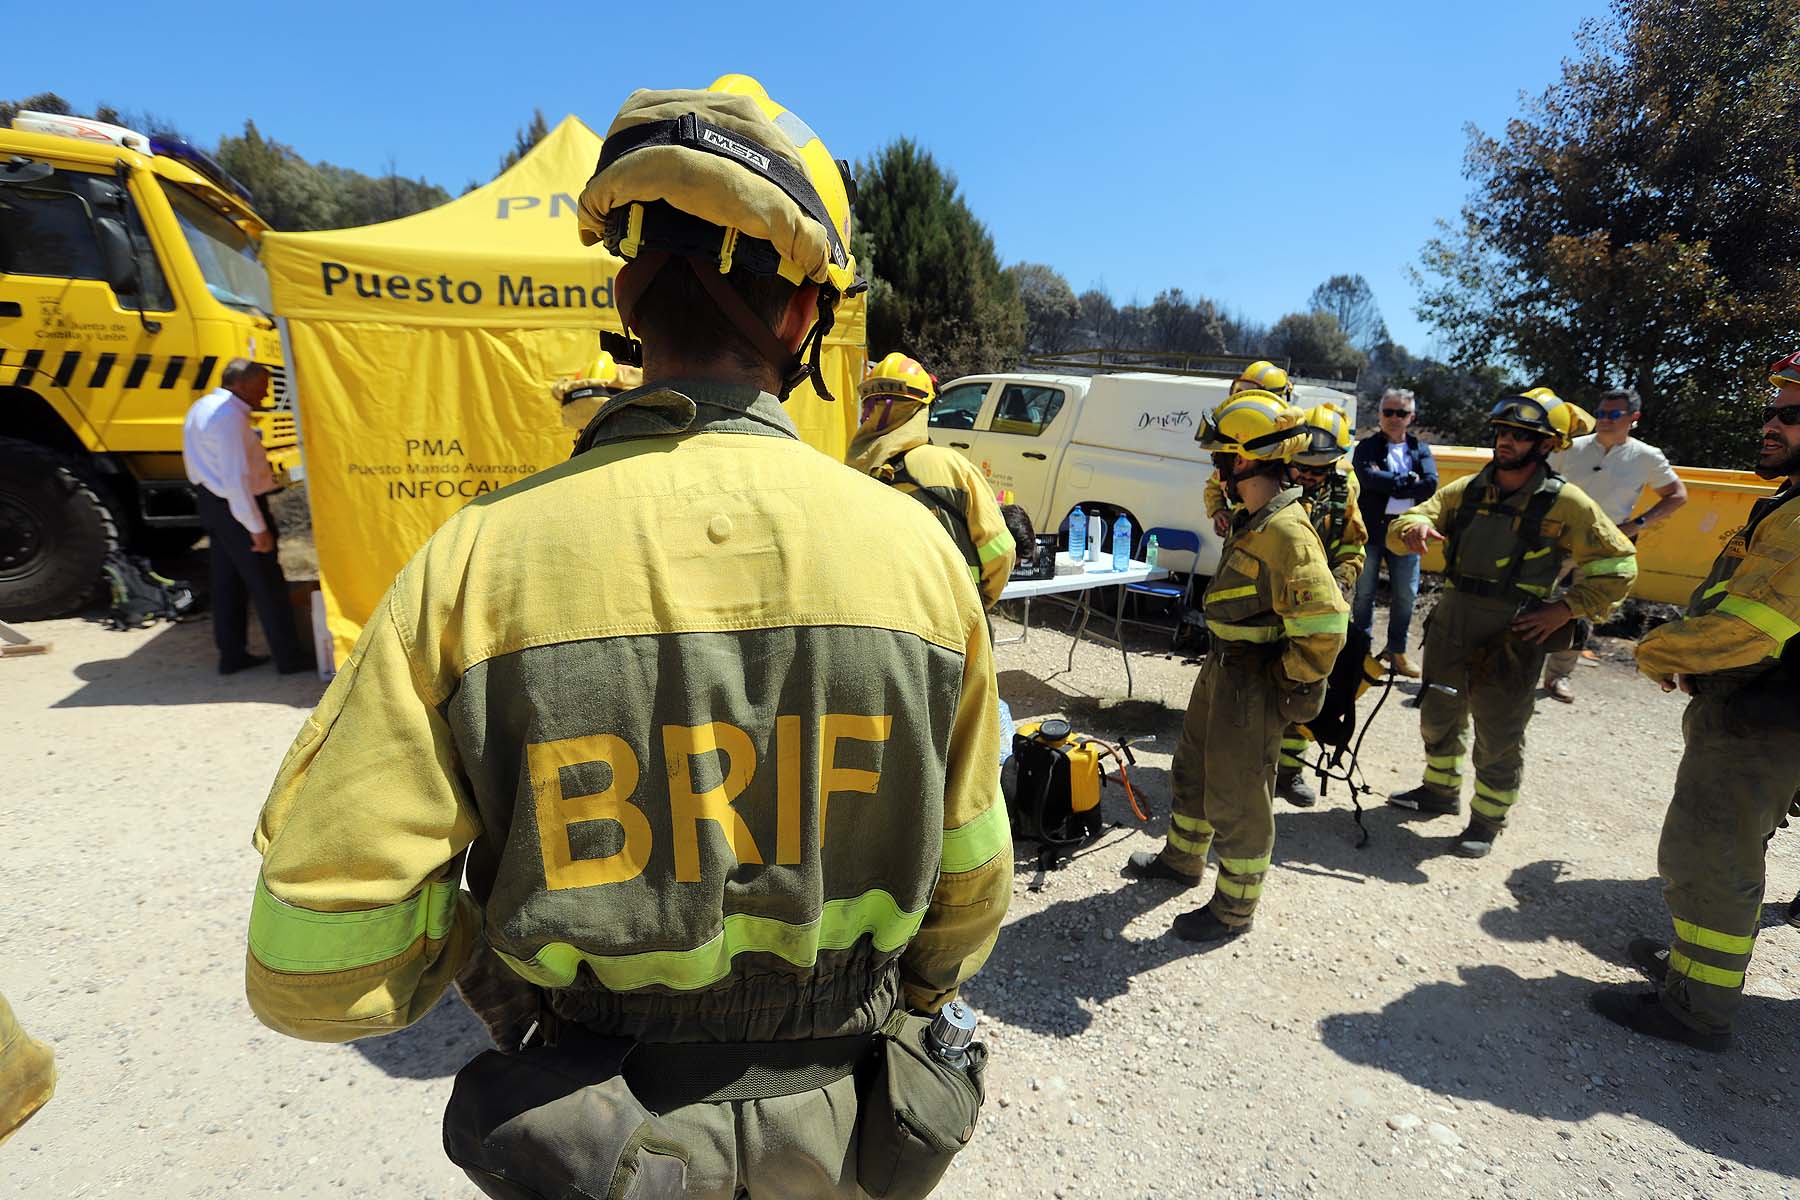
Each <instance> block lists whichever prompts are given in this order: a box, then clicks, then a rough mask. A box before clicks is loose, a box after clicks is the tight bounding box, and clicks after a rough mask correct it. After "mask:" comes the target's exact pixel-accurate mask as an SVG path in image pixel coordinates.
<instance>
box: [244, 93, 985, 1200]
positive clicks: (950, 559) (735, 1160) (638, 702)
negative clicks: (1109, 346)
mask: <svg viewBox="0 0 1800 1200" xmlns="http://www.w3.org/2000/svg"><path fill="white" fill-rule="evenodd" d="M840 170H841V168H840V164H838V163H836V162H834V161H833V159H832V158H831V156H830V154H829V153H828V152H827V151H826V149H825V147H824V145H823V144H822V143H821V142H820V140H819V139H818V137H817V135H815V134H814V133H813V132H812V130H810V129H809V128H808V127H807V126H806V125H805V124H804V123H803V122H801V121H800V120H799V118H798V117H797V116H795V115H794V114H793V113H791V112H788V111H787V110H785V109H784V108H782V107H781V106H780V105H778V104H776V103H775V102H774V101H772V100H770V99H769V97H768V96H767V94H766V93H765V92H764V91H763V90H762V88H761V87H760V86H759V85H758V84H757V83H756V82H755V81H754V80H751V79H749V78H747V77H745V76H741V75H739V76H726V77H725V78H723V79H721V80H719V81H718V82H717V83H715V84H714V85H713V86H712V87H711V88H709V89H707V90H704V91H638V92H634V93H633V94H632V95H631V96H630V98H629V99H627V100H626V102H625V105H624V107H623V108H622V109H621V110H620V112H619V114H618V116H617V118H616V119H615V120H614V121H613V123H612V126H611V129H610V130H609V131H608V133H607V137H606V143H605V147H604V149H603V151H602V153H601V156H600V161H599V164H598V167H597V169H596V171H595V173H594V175H593V177H592V178H591V179H590V180H589V181H588V183H587V186H586V189H585V190H584V191H583V192H582V196H581V201H580V217H579V224H580V231H581V237H582V240H583V241H584V242H586V243H588V244H592V243H595V242H599V241H604V242H605V243H606V244H607V246H608V248H609V249H610V250H612V251H613V252H614V253H615V254H617V255H618V256H620V257H621V258H623V259H625V260H626V266H625V267H624V268H623V269H622V270H621V271H620V272H619V276H618V286H617V294H618V298H619V305H620V308H621V315H622V316H623V317H624V319H625V322H626V324H627V326H628V328H629V329H630V330H631V331H632V332H633V333H635V334H636V335H638V337H640V338H641V339H642V353H643V359H644V374H645V379H646V383H645V385H644V386H643V387H640V388H636V389H634V390H631V391H627V392H624V393H621V394H619V395H616V396H611V397H608V398H606V399H604V400H603V401H602V403H601V404H600V406H599V408H598V410H597V412H596V413H595V415H594V418H593V420H592V421H591V422H590V423H589V424H588V426H587V428H586V429H585V430H584V431H583V433H582V435H581V437H580V438H579V439H578V441H577V444H576V453H575V455H574V457H573V458H572V459H571V460H570V461H569V462H567V463H565V464H563V465H561V466H559V467H555V468H552V469H550V470H546V471H542V472H540V473H538V474H537V475H535V476H533V477H532V478H531V479H530V480H528V481H526V482H524V483H521V484H518V485H515V486H514V487H511V488H506V489H502V490H501V491H500V492H498V493H495V494H494V495H492V496H489V497H485V498H483V499H482V500H481V501H479V502H477V503H474V504H471V505H469V506H468V507H466V508H464V509H463V510H462V511H461V512H460V513H458V514H457V515H455V516H454V517H452V518H451V519H450V520H449V521H448V522H446V523H445V524H444V526H443V527H442V528H440V529H439V530H438V531H437V533H435V534H434V535H433V536H432V537H431V538H430V539H429V540H428V541H427V542H426V544H425V545H424V547H423V548H422V549H421V550H420V551H419V553H418V554H417V555H416V556H415V557H414V558H413V560H412V561H411V562H410V563H409V564H408V565H407V566H406V567H405V568H404V569H403V570H402V571H401V572H400V574H399V576H398V577H397V578H396V580H395V581H394V584H393V586H392V587H391V588H390V590H389V592H388V595H387V596H386V598H385V599H384V600H383V601H382V602H381V604H380V605H379V607H378V609H377V610H376V612H375V613H374V615H373V616H372V617H371V618H370V620H369V623H368V624H367V625H366V626H365V627H364V629H363V633H362V637H361V639H360V640H359V641H358V643H357V646H356V649H355V651H354V652H353V653H352V655H351V656H350V657H349V658H348V660H347V661H346V662H345V663H344V664H343V666H342V668H341V669H340V670H339V672H338V674H337V677H336V679H335V680H334V681H333V683H332V685H331V687H330V689H329V690H328V691H327V692H326V694H325V697H324V699H323V700H322V701H321V702H320V705H319V707H318V709H317V711H316V712H314V714H313V715H312V717H311V718H310V719H308V721H307V722H306V724H305V727H304V728H303V730H302V731H301V733H300V736H299V739H298V740H297V741H296V742H295V744H294V746H293V748H292V750H290V751H289V753H288V755H287V758H286V759H285V761H284V762H283V763H282V766H281V769H280V771H279V773H278V775H277V777H276V780H275V784H274V788H273V791H272V793H271V794H270V797H269V799H268V802H267V804H266V806H265V808H264V810H263V813H262V818H261V821H260V823H259V824H258V827H257V830H256V835H255V845H256V847H257V849H258V850H259V851H260V852H261V853H262V856H263V864H262V872H261V875H260V877H259V879H258V881H257V885H256V890H255V898H254V902H253V907H252V915H251V920H250V936H249V961H248V964H247V985H246V986H247V990H248V993H249V999H250V1003H251V1006H252V1008H253V1009H254V1010H255V1012H256V1014H257V1015H258V1016H259V1017H260V1018H261V1019H262V1020H263V1021H264V1022H265V1023H266V1024H268V1025H269V1026H271V1027H272V1028H274V1029H276V1030H279V1031H281V1032H284V1033H288V1034H290V1035H293V1036H296V1037H302V1038H308V1039H312V1040H317V1041H345V1040H349V1039H352V1038H358V1037H365V1036H369V1035H373V1034H381V1033H388V1032H392V1031H394V1030H397V1029H400V1028H402V1027H404V1026H406V1025H409V1024H411V1023H412V1022H414V1021H416V1020H417V1019H419V1018H420V1017H421V1016H423V1015H424V1014H425V1013H426V1012H428V1011H429V1010H430V1009H431V1007H432V1006H433V1004H434V1003H435V1002H436V1001H437V999H438V998H439V996H440V995H441V994H442V993H443V991H444V989H445V988H446V987H447V986H448V985H449V984H450V983H451V981H452V980H453V979H455V980H456V981H457V982H458V983H459V984H460V985H464V986H465V987H466V988H467V992H468V995H469V997H470V999H471V1002H472V1005H473V1006H474V1007H476V1008H477V1009H478V1011H479V1012H480V1013H481V1014H482V1015H483V1016H484V1019H486V1020H487V1021H488V1023H489V1028H490V1031H491V1032H493V1033H494V1034H495V1036H496V1040H497V1041H499V1042H500V1044H501V1046H502V1048H503V1049H505V1050H513V1049H516V1048H518V1047H520V1046H521V1037H522V1035H523V1036H525V1037H529V1038H531V1039H532V1040H531V1041H530V1043H529V1046H528V1048H526V1049H524V1050H523V1052H521V1053H516V1054H515V1053H507V1054H490V1055H484V1056H482V1057H481V1058H478V1059H476V1060H475V1061H474V1062H473V1063H471V1064H470V1065H469V1066H468V1067H466V1068H465V1069H464V1073H463V1074H462V1075H460V1076H459V1078H458V1082H457V1086H456V1089H455V1091H454V1092H453V1094H452V1100H451V1106H450V1109H449V1110H447V1112H446V1114H445V1132H444V1141H445V1146H446V1149H447V1151H449V1152H450V1153H451V1155H452V1157H453V1158H454V1159H455V1160H456V1161H457V1162H458V1164H459V1165H461V1166H462V1167H463V1168H464V1170H465V1171H467V1172H468V1173H469V1175H470V1177H471V1179H473V1180H474V1181H475V1182H476V1183H477V1184H478V1185H479V1186H481V1187H482V1189H483V1190H484V1191H486V1192H488V1194H490V1195H495V1196H501V1195H504V1196H517V1195H526V1194H531V1195H559V1196H560V1195H575V1194H581V1195H617V1194H624V1192H625V1191H626V1188H627V1185H629V1187H630V1194H631V1195H634V1196H635V1195H644V1196H664V1195H693V1196H716V1197H734V1196H743V1195H749V1196H784V1197H785V1196H843V1197H851V1196H862V1195H864V1194H865V1191H866V1190H870V1189H865V1188H864V1187H863V1185H862V1184H861V1183H859V1173H860V1172H862V1171H864V1170H865V1169H870V1170H874V1171H875V1172H876V1177H875V1180H874V1183H873V1184H871V1188H875V1187H882V1188H885V1187H887V1186H888V1185H889V1184H890V1183H892V1181H893V1178H894V1177H895V1175H896V1172H897V1171H898V1170H900V1169H901V1168H905V1169H907V1170H909V1171H911V1172H912V1174H911V1175H910V1176H907V1177H908V1178H912V1179H915V1180H917V1179H924V1178H929V1179H933V1180H934V1179H935V1178H936V1175H941V1174H942V1171H943V1170H944V1169H945V1168H946V1167H947V1166H948V1159H949V1155H950V1154H952V1153H954V1151H955V1149H957V1148H959V1147H960V1145H961V1142H962V1141H966V1140H967V1136H968V1134H965V1132H964V1130H965V1129H967V1130H968V1131H969V1133H971V1134H972V1132H973V1128H974V1124H975V1120H976V1118H975V1117H974V1114H973V1107H974V1105H975V1104H976V1103H978V1097H979V1093H980V1086H981V1084H980V1078H979V1070H980V1065H981V1062H983V1061H984V1057H983V1056H982V1055H980V1054H975V1053H971V1054H970V1055H969V1059H968V1061H970V1062H972V1063H973V1064H974V1065H973V1066H971V1067H970V1068H969V1070H970V1071H971V1072H973V1073H974V1078H973V1079H972V1080H971V1079H970V1078H968V1077H967V1076H964V1077H960V1078H961V1082H960V1083H958V1086H959V1087H961V1088H962V1089H963V1090H962V1093H961V1094H960V1098H957V1097H950V1093H949V1092H948V1091H946V1090H944V1089H938V1090H937V1091H933V1090H932V1088H931V1087H929V1086H925V1082H924V1081H928V1080H931V1079H935V1078H936V1077H935V1076H931V1075H929V1074H928V1073H923V1068H922V1071H921V1072H915V1073H912V1074H909V1075H907V1076H906V1077H905V1078H900V1077H898V1076H893V1077H890V1072H889V1068H888V1066H886V1065H885V1064H888V1063H892V1062H893V1061H894V1054H895V1052H894V1051H893V1050H891V1049H888V1047H891V1046H893V1045H895V1044H897V1041H898V1039H899V1038H901V1037H911V1036H913V1035H915V1034H917V1032H918V1031H919V1030H920V1029H922V1028H923V1025H924V1023H925V1022H923V1021H921V1020H920V1019H919V1018H918V1017H917V1016H915V1015H911V1014H918V1013H931V1012H935V1011H936V1010H938V1009H939V1008H940V1007H941V1006H943V1005H945V1004H946V1002H947V1001H949V1000H950V999H951V998H953V997H954V996H955V995H956V993H957V989H958V986H959V985H960V984H961V983H962V982H963V981H964V980H965V979H967V978H968V977H969V976H970V975H971V974H973V973H974V972H975V971H976V970H977V969H978V968H979V967H980V966H981V964H982V962H983V961H984V960H985V959H986V957H987V955H988V952H989V950H990V949H991V947H992V945H993V942H994V938H995V936H996V934H997V932H998V930H999V927H1000V922H1001V918H1002V917H1003V915H1004V914H1005V911H1006V907H1007V901H1008V899H1009V897H1010V894H1011V879H1012V855H1011V840H1010V835H1009V833H1008V828H1007V818H1006V812H1005V808H1004V805H1003V803H1002V801H1001V800H1000V796H999V763H998V758H997V755H996V754H995V752H994V748H995V746H996V745H998V744H999V736H1000V734H999V727H998V715H997V714H998V704H997V701H998V697H997V695H996V690H995V682H994V667H993V662H992V659H991V657H990V651H989V643H988V631H987V622H986V620H985V617H984V614H983V612H982V608H981V602H980V597H979V595H978V594H977V592H976V589H975V587H974V586H973V584H972V583H971V582H970V581H969V579H968V577H967V572H966V569H965V567H964V565H963V562H962V560H961V558H960V557H959V556H958V555H957V553H956V551H955V549H954V548H953V547H952V546H951V545H950V543H949V541H948V540H947V539H946V538H945V537H944V535H943V532H942V530H941V529H940V528H939V527H938V525H937V522H936V521H934V520H933V519H932V517H931V515H930V514H929V513H927V512H925V511H924V510H923V509H922V508H921V506H920V505H919V504H917V503H916V502H914V501H912V500H909V499H907V498H906V497H904V496H901V495H899V494H898V493H897V492H895V491H894V490H893V489H892V488H887V487H883V486H881V485H880V484H878V483H877V482H876V481H874V480H872V479H870V478H868V477H866V476H863V475H858V474H856V473H855V472H852V471H846V470H844V469H843V468H842V467H841V465H840V464H837V463H834V462H832V461H830V460H829V459H827V458H825V457H823V456H821V455H820V454H818V453H817V452H816V451H814V450H813V449H811V448H810V447H808V446H806V445H805V444H804V443H802V442H801V441H800V439H799V436H798V434H797V433H796V431H795V428H794V425H793V423H792V422H791V421H790V420H789V419H788V417H787V415H786V414H785V412H784V411H783V409H782V407H781V403H780V400H779V398H778V397H779V396H780V395H782V394H785V392H786V390H787V389H788V388H790V387H791V386H793V385H794V383H795V382H796V381H798V380H799V379H800V378H802V377H804V376H807V375H811V376H813V380H814V384H815V386H816V387H818V388H820V390H821V392H822V394H823V389H824V380H823V379H822V378H821V377H820V376H819V374H818V367H817V357H816V350H817V346H818V342H819V339H820V338H821V337H822V335H823V330H824V328H825V327H827V326H828V325H829V324H830V322H831V319H832V312H833V308H834V306H835V303H836V301H837V299H838V298H839V297H840V296H842V295H843V294H844V293H845V292H847V291H848V290H850V289H851V288H852V286H853V281H854V267H855V264H854V262H853V261H852V259H851V256H850V252H849V246H850V198H849V194H848V191H847V177H846V175H845V174H843V173H840ZM871 524H873V525H877V526H879V527H880V528H882V529H883V531H884V536H883V538H882V539H881V542H880V544H879V545H878V546H870V545H869V538H868V535H867V531H868V529H869V527H870V526H871ZM465 870H466V878H467V886H466V888H465V887H464V886H463V885H462V881H463V879H464V877H465ZM530 1027H535V1030H536V1032H535V1034H533V1033H530V1032H528V1029H529V1028H530ZM974 1049H978V1047H977V1048H974ZM627 1052H628V1053H627ZM922 1053H923V1052H922V1051H921V1054H922ZM927 1065H928V1064H927ZM871 1071H873V1073H874V1076H875V1077H874V1078H873V1079H872V1080H871V1079H870V1078H869V1076H870V1073H871ZM859 1081H861V1082H859ZM865 1083H866V1084H867V1086H866V1087H864V1086H863V1084H865ZM574 1088H580V1089H582V1090H581V1091H580V1092H579V1093H575V1092H572V1091H571V1089H574ZM559 1089H560V1090H559ZM556 1097H572V1098H571V1099H570V1102H569V1103H567V1104H562V1103H559V1102H557V1100H556V1099H555V1098H556ZM581 1097H587V1099H582V1098H581ZM947 1097H949V1098H947ZM877 1100H880V1101H881V1103H882V1104H883V1105H887V1104H890V1103H904V1104H906V1105H907V1106H908V1110H909V1112H910V1113H911V1114H912V1115H913V1117H914V1118H915V1119H916V1121H918V1122H920V1123H922V1124H923V1125H924V1127H925V1128H926V1129H928V1130H929V1131H930V1135H929V1138H928V1141H930V1145H929V1146H925V1143H923V1142H921V1143H918V1145H916V1146H912V1147H911V1148H907V1147H896V1146H895V1141H894V1139H895V1136H896V1135H895V1133H894V1132H893V1130H892V1129H890V1128H889V1126H892V1125H893V1121H892V1117H891V1109H889V1110H888V1111H889V1117H888V1118H887V1119H886V1120H879V1119H878V1120H875V1121H873V1122H871V1123H869V1124H868V1125H866V1126H865V1125H861V1124H859V1116H858V1114H859V1110H861V1109H862V1108H863V1106H865V1105H874V1104H875V1102H876V1101H877ZM534 1105H535V1107H534ZM964 1109H967V1110H968V1111H967V1112H964V1111H963V1110H964ZM952 1125H953V1127H952ZM508 1139H513V1141H509V1140H508ZM959 1139H961V1140H959ZM515 1142H516V1143H517V1144H519V1145H520V1146H521V1147H522V1148H521V1149H520V1150H519V1152H517V1153H514V1154H510V1155H509V1154H507V1153H506V1152H505V1150H506V1147H507V1146H508V1145H512V1144H514V1143H515ZM859 1144H860V1146H861V1147H862V1148H861V1149H860V1150H859ZM871 1145H873V1147H874V1149H872V1150H871V1149H870V1147H871ZM920 1146H925V1148H924V1149H923V1150H921V1149H919V1147H920ZM884 1147H886V1148H890V1149H892V1150H893V1153H892V1154H891V1155H889V1156H888V1157H889V1159H890V1160H891V1161H886V1162H881V1161H878V1160H880V1159H881V1157H882V1152H883V1148H884ZM458 1148H460V1149H458ZM496 1154H498V1155H501V1156H502V1157H501V1160H500V1161H499V1162H497V1163H496V1162H493V1161H491V1156H492V1155H496ZM907 1155H912V1156H913V1158H912V1159H907V1158H906V1156H907ZM934 1155H935V1157H932V1156H934ZM921 1157H923V1158H924V1159H926V1160H927V1161H923V1162H921V1161H920V1159H921ZM896 1163H898V1166H897V1165H896ZM933 1171H935V1173H936V1174H932V1172H933ZM925 1186H926V1190H928V1188H929V1183H927V1184H926V1185H925ZM893 1194H909V1193H907V1192H905V1190H904V1189H901V1190H900V1191H897V1192H894V1193H893ZM918 1194H921V1195H922V1194H923V1191H920V1192H919V1193H918Z"/></svg>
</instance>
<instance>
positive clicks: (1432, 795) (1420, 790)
mask: <svg viewBox="0 0 1800 1200" xmlns="http://www.w3.org/2000/svg"><path fill="white" fill-rule="evenodd" d="M1387 802H1388V803H1389V804H1391V805H1393V806H1394V807H1395V808H1407V809H1411V810H1412V811H1413V812H1416V813H1418V814H1419V815H1420V816H1425V817H1454V816H1455V815H1456V814H1457V813H1459V812H1461V811H1462V800H1461V799H1460V798H1459V797H1456V796H1446V795H1445V794H1444V793H1442V792H1438V791H1433V790H1432V789H1431V788H1428V787H1426V786H1425V785H1424V784H1420V785H1419V786H1418V787H1416V788H1408V789H1406V790H1405V791H1404V792H1394V793H1393V794H1392V795H1390V796H1388V798H1387Z"/></svg>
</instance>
